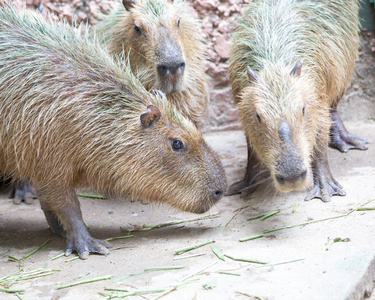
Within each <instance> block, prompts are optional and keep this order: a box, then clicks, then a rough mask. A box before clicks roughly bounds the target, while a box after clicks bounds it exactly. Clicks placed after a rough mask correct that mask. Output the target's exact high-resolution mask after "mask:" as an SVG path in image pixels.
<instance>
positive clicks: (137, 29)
mask: <svg viewBox="0 0 375 300" xmlns="http://www.w3.org/2000/svg"><path fill="white" fill-rule="evenodd" d="M133 28H134V32H135V33H136V34H138V35H141V34H142V29H141V28H139V27H138V26H137V25H135V24H133Z"/></svg>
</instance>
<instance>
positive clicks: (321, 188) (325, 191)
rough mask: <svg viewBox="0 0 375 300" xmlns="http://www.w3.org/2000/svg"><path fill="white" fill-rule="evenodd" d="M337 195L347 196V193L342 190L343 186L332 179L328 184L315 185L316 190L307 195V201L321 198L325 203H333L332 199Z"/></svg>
mask: <svg viewBox="0 0 375 300" xmlns="http://www.w3.org/2000/svg"><path fill="white" fill-rule="evenodd" d="M335 195H337V196H345V195H346V193H345V191H344V190H343V189H342V186H341V184H339V183H338V182H337V181H336V180H334V179H332V180H331V181H329V182H327V183H323V184H316V185H314V188H313V189H312V190H311V191H310V192H309V193H308V194H307V195H306V197H305V201H309V200H311V199H314V198H320V199H321V200H322V201H323V202H329V201H331V197H332V196H335Z"/></svg>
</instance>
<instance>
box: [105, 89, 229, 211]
mask: <svg viewBox="0 0 375 300" xmlns="http://www.w3.org/2000/svg"><path fill="white" fill-rule="evenodd" d="M160 94H161V92H157V93H156V95H155V96H154V97H155V99H154V100H153V99H151V100H152V102H151V103H150V104H148V105H147V106H145V107H144V109H142V110H141V111H140V113H139V115H135V118H134V120H132V122H131V127H130V128H128V132H130V133H131V142H130V143H128V144H127V145H126V147H122V148H123V149H121V145H119V147H116V148H118V151H117V153H116V157H117V159H118V163H115V165H117V166H119V170H118V171H116V172H121V171H123V172H124V174H126V176H123V177H122V179H121V180H120V181H117V182H116V185H117V186H116V187H115V190H119V191H121V193H122V194H123V193H124V192H127V193H129V194H130V195H131V196H133V197H135V198H141V199H148V200H150V201H157V202H164V203H167V204H169V205H171V206H172V207H175V208H178V209H181V210H184V211H189V212H194V213H203V212H206V211H207V210H208V209H209V208H210V207H211V206H212V205H213V204H214V203H216V202H217V201H218V200H219V199H220V198H222V196H223V193H224V192H225V190H226V176H225V172H224V169H223V167H222V164H221V162H220V159H219V158H218V156H217V155H216V154H215V153H214V152H213V151H212V150H211V149H210V147H209V146H208V145H207V144H206V143H205V141H204V139H203V137H202V135H201V134H200V132H199V131H198V130H197V129H196V127H195V126H194V125H193V123H192V122H191V121H189V120H188V119H186V118H185V117H183V116H182V115H181V114H180V113H179V112H178V111H177V110H176V109H175V108H174V107H173V105H171V104H169V102H168V101H167V99H166V98H165V96H163V97H160ZM122 152H123V158H122V155H121V153H122ZM111 177H112V178H116V177H117V176H116V174H113V176H111Z"/></svg>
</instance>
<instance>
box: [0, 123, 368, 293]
mask: <svg viewBox="0 0 375 300" xmlns="http://www.w3.org/2000/svg"><path fill="white" fill-rule="evenodd" d="M346 126H347V128H348V129H350V131H351V132H353V133H356V134H358V135H361V136H364V137H368V138H370V139H371V140H372V141H374V140H375V123H347V124H346ZM205 138H206V140H207V142H208V143H209V144H211V145H212V147H213V149H214V150H215V151H217V153H219V155H220V156H221V157H222V160H223V164H224V167H225V169H226V171H227V175H228V182H229V183H233V182H235V181H237V180H239V179H242V176H243V174H244V171H245V165H246V144H245V139H244V136H243V132H241V131H228V132H215V133H208V134H206V135H205ZM329 155H330V162H331V169H332V172H333V174H334V176H335V178H336V179H337V180H338V181H339V182H340V183H341V184H342V185H343V186H344V189H345V191H346V193H347V195H346V196H345V197H333V198H332V201H331V202H329V203H323V202H321V201H320V200H318V199H314V200H312V201H310V202H305V201H303V199H304V196H305V192H292V193H288V194H276V193H275V192H274V190H273V189H272V187H267V186H266V185H264V186H261V187H259V188H258V189H257V190H256V192H255V193H254V194H253V195H252V196H251V197H250V198H249V199H241V198H240V197H239V196H231V197H225V198H223V199H222V200H220V202H219V203H218V204H217V205H216V206H215V207H213V208H212V209H211V211H210V212H209V213H211V214H217V215H216V216H215V217H211V218H209V219H206V220H201V221H194V222H188V223H185V224H182V225H174V226H169V227H164V228H159V229H152V230H149V231H141V232H134V235H135V236H134V237H132V238H129V239H119V240H115V241H113V242H112V243H113V245H114V246H115V247H127V248H122V249H119V250H115V251H112V252H111V254H110V255H109V256H107V257H104V256H99V255H92V256H90V257H89V259H88V260H86V261H83V260H79V259H78V260H74V261H69V262H67V261H66V259H67V258H66V257H60V258H58V259H56V260H53V261H49V260H50V259H51V258H52V257H54V256H56V255H58V254H60V253H62V251H63V249H64V244H65V241H64V239H62V238H60V237H58V236H55V235H53V234H52V233H51V232H50V231H49V229H48V226H47V223H46V221H45V218H44V215H43V212H42V211H41V210H40V206H39V202H38V201H37V200H35V201H34V204H33V205H26V204H21V205H19V206H15V205H13V204H12V201H11V200H9V199H8V198H7V194H6V192H3V193H2V194H1V197H0V282H1V277H3V276H6V275H10V274H12V273H14V272H16V271H17V270H18V269H19V263H18V262H14V261H9V260H8V256H9V255H10V256H13V257H15V258H21V257H23V256H25V255H26V254H28V253H29V252H31V251H32V250H34V249H36V248H37V247H38V246H40V245H41V244H43V243H44V242H45V241H46V240H48V239H49V240H50V242H49V243H48V244H47V245H46V246H45V247H43V248H42V249H41V250H39V251H37V252H36V253H35V254H33V255H31V256H30V257H28V258H26V259H24V260H23V261H22V263H21V265H22V267H21V269H27V271H31V270H35V269H38V268H43V267H46V268H48V269H54V270H55V269H60V271H52V274H51V275H48V276H45V277H42V278H36V279H32V280H28V281H24V282H20V283H16V284H13V285H12V286H11V288H12V289H24V290H25V292H24V293H22V294H20V295H21V297H22V298H23V299H103V298H104V297H103V296H101V295H100V294H98V293H99V292H100V293H103V292H104V293H108V294H110V293H112V294H113V293H114V292H109V291H105V290H104V288H105V287H111V288H134V289H149V288H160V287H168V286H175V285H177V284H179V283H181V281H183V279H185V278H188V279H189V280H196V281H193V282H189V283H188V284H186V285H184V286H181V287H179V288H178V289H177V290H175V291H172V292H170V293H169V294H166V295H165V296H164V297H162V299H181V300H184V299H277V300H278V299H288V300H290V299H308V300H310V299H319V300H321V299H330V300H331V299H332V300H333V299H337V300H342V299H364V298H365V295H367V296H366V297H369V296H370V294H371V291H372V288H373V285H374V281H373V280H374V278H375V239H374V236H375V211H370V210H369V211H353V212H352V213H350V214H348V215H347V216H345V217H341V218H336V219H330V220H326V221H322V222H316V223H312V224H308V225H304V226H296V227H293V228H289V229H284V230H280V231H275V232H271V233H268V234H266V235H265V236H264V237H262V238H258V239H254V240H250V241H247V242H240V241H239V239H241V238H243V237H247V236H250V235H253V234H255V233H258V232H261V231H263V230H268V229H272V228H278V227H281V226H288V225H294V224H300V223H304V222H307V221H311V220H318V219H323V218H328V217H334V216H339V215H342V214H345V213H347V212H349V211H350V210H352V209H354V208H356V207H359V206H361V205H362V204H364V203H366V202H368V201H369V200H374V201H373V202H371V203H369V204H367V207H375V147H374V145H373V144H370V147H369V150H367V151H350V152H349V153H347V154H343V153H339V152H338V151H335V150H330V152H329ZM81 203H82V211H83V214H84V219H85V221H86V222H87V224H88V226H89V227H90V231H91V233H92V235H93V236H95V237H97V238H101V239H105V238H109V237H116V236H123V235H125V233H123V232H121V231H120V226H122V227H132V225H138V226H142V225H144V224H148V225H149V224H158V223H162V222H167V221H171V220H185V219H189V218H196V217H201V216H199V215H193V214H188V213H181V212H176V211H174V210H172V209H170V208H168V207H165V206H155V205H151V204H150V205H143V204H141V203H131V202H129V201H122V200H112V199H107V200H95V199H89V198H81ZM296 203H297V207H296V209H295V212H294V213H293V212H292V210H293V208H294V207H295V205H296ZM241 207H244V208H243V209H242V210H240V211H239V212H238V209H239V208H241ZM276 209H280V213H278V214H276V215H274V216H272V217H270V218H267V219H265V220H264V221H261V220H259V219H256V220H252V221H247V218H249V217H251V216H255V215H258V214H260V213H265V212H270V211H274V210H276ZM336 238H341V239H347V238H348V239H350V241H348V242H336V243H330V242H329V241H332V240H334V239H336ZM209 240H214V241H215V244H214V245H216V246H217V248H218V249H220V251H221V252H222V253H225V254H228V255H229V256H232V257H235V258H247V259H253V260H258V261H263V262H270V263H272V264H275V263H279V262H289V263H285V264H277V265H274V266H270V265H266V266H265V265H261V264H257V263H249V262H241V261H234V260H232V259H230V258H228V257H225V261H222V260H220V259H218V257H217V256H216V255H215V254H214V253H213V252H212V250H211V247H210V246H211V245H212V244H211V245H206V246H204V247H201V248H199V249H195V250H192V251H189V252H187V253H186V255H192V254H200V253H204V255H202V256H197V257H193V258H187V259H183V260H174V258H175V257H176V255H174V251H175V250H176V249H179V248H183V247H187V246H190V245H194V244H198V243H202V242H205V241H209ZM69 258H70V257H69ZM290 261H294V262H290ZM165 266H182V267H183V268H181V269H175V270H159V271H147V272H145V273H144V270H145V269H146V268H150V267H165ZM203 269H204V271H203V273H202V272H201V270H203ZM219 271H225V272H227V273H219ZM197 272H198V273H199V274H196V273H197ZM138 273H141V274H139V275H135V276H131V277H128V278H124V279H121V278H123V277H124V276H126V275H131V274H138ZM228 273H231V274H228ZM107 275H112V278H111V279H109V280H104V281H98V282H93V283H88V284H83V285H78V286H74V287H69V288H65V289H57V287H58V286H59V285H61V284H68V283H73V282H78V281H81V280H86V279H90V278H96V277H102V276H107ZM119 279H121V280H119ZM158 294H160V292H159V293H152V294H145V295H143V298H145V299H155V297H156V296H157V295H158ZM249 295H253V297H251V296H249ZM254 296H257V297H258V298H255V297H254ZM0 299H17V298H16V296H15V295H14V294H7V293H3V292H1V291H0ZM130 299H142V298H141V296H133V297H130Z"/></svg>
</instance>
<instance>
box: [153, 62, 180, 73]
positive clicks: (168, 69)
mask: <svg viewBox="0 0 375 300" xmlns="http://www.w3.org/2000/svg"><path fill="white" fill-rule="evenodd" d="M157 70H158V73H159V75H161V76H165V75H168V74H176V73H177V74H182V73H183V72H184V70H185V62H184V61H173V62H167V63H162V64H159V65H158V66H157Z"/></svg>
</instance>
